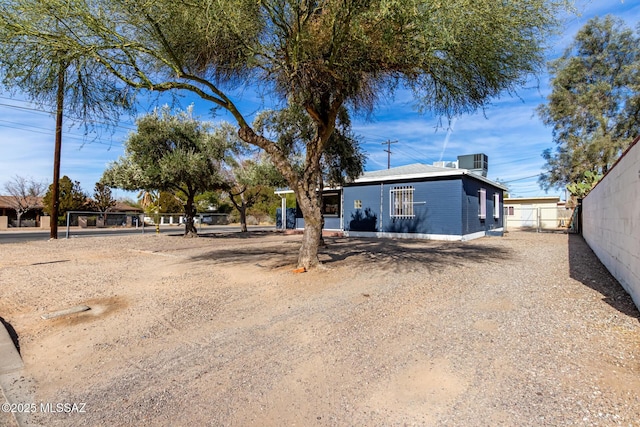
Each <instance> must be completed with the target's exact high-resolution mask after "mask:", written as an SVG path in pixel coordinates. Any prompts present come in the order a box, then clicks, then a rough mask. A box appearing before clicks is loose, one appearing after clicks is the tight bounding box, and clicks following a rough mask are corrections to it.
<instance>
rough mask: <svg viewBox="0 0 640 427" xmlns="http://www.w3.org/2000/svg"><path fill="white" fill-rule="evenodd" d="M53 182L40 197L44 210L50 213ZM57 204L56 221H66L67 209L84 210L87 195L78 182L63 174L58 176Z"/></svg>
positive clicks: (86, 204) (86, 206)
mask: <svg viewBox="0 0 640 427" xmlns="http://www.w3.org/2000/svg"><path fill="white" fill-rule="evenodd" d="M52 192H53V184H51V185H50V186H49V189H48V190H47V193H46V194H45V195H44V198H43V199H42V204H43V205H44V212H45V213H47V214H51V212H52V209H53V201H52V200H51V199H52ZM59 195H60V197H59V205H58V215H59V216H58V222H59V223H63V224H64V222H65V221H66V217H67V212H68V211H82V210H86V209H87V208H89V207H90V206H88V203H87V199H88V196H87V194H86V193H84V192H83V191H82V188H80V182H78V181H71V179H70V178H69V177H68V176H67V175H65V176H63V177H62V178H60V185H59Z"/></svg>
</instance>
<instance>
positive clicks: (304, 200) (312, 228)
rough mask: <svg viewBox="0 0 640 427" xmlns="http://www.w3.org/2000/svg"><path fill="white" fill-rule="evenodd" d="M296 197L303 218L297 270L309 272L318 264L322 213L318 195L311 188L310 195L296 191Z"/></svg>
mask: <svg viewBox="0 0 640 427" xmlns="http://www.w3.org/2000/svg"><path fill="white" fill-rule="evenodd" d="M296 197H297V199H298V206H299V207H300V211H301V212H302V217H303V218H304V234H303V235H302V246H301V247H300V252H299V253H298V268H302V267H304V268H306V269H307V270H309V269H312V268H314V267H316V266H317V265H318V264H319V263H320V260H319V259H318V246H319V245H320V239H321V236H322V212H321V210H320V200H319V193H318V192H316V190H315V188H313V189H312V190H311V193H309V192H307V191H297V192H296Z"/></svg>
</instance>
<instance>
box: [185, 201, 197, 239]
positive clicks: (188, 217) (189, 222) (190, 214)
mask: <svg viewBox="0 0 640 427" xmlns="http://www.w3.org/2000/svg"><path fill="white" fill-rule="evenodd" d="M193 199H194V196H193V195H192V194H188V195H187V203H186V204H185V206H184V214H185V215H184V220H185V222H184V237H198V229H197V228H196V225H195V223H194V218H195V216H196V212H195V209H194V207H193Z"/></svg>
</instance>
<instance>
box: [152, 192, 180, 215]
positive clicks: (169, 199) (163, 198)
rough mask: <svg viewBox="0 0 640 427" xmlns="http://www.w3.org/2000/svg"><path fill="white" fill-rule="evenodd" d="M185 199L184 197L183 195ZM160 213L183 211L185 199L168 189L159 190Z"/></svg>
mask: <svg viewBox="0 0 640 427" xmlns="http://www.w3.org/2000/svg"><path fill="white" fill-rule="evenodd" d="M184 199H186V197H184ZM158 203H159V209H158V212H160V213H180V212H184V204H185V201H184V200H182V199H181V198H180V196H177V195H176V194H174V193H172V192H170V191H161V192H160V198H159V199H158Z"/></svg>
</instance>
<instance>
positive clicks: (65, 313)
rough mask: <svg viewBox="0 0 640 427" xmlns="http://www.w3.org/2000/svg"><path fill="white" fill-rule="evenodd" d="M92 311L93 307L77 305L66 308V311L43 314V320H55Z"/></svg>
mask: <svg viewBox="0 0 640 427" xmlns="http://www.w3.org/2000/svg"><path fill="white" fill-rule="evenodd" d="M87 310H91V307H88V306H86V305H76V306H75V307H71V308H66V309H64V310H59V311H54V312H52V313H47V314H43V315H42V316H40V317H42V318H43V319H45V320H47V319H54V318H56V317H62V316H68V315H70V314H76V313H82V312H83V311H87Z"/></svg>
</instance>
